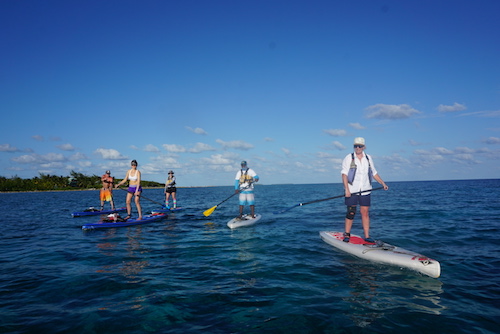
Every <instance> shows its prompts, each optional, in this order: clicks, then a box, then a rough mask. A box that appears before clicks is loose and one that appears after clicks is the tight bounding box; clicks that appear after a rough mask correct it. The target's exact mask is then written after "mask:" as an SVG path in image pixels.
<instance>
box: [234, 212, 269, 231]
mask: <svg viewBox="0 0 500 334" xmlns="http://www.w3.org/2000/svg"><path fill="white" fill-rule="evenodd" d="M261 218H262V215H259V214H256V215H255V218H252V216H251V215H243V216H242V217H241V218H233V219H231V220H230V221H228V222H227V226H228V227H229V228H237V227H243V226H250V225H253V224H255V223H257V222H258V221H259V220H260V219H261Z"/></svg>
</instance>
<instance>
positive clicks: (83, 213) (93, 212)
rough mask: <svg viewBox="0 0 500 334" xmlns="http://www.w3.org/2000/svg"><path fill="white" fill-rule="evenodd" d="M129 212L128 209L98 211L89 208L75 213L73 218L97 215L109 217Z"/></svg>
mask: <svg viewBox="0 0 500 334" xmlns="http://www.w3.org/2000/svg"><path fill="white" fill-rule="evenodd" d="M125 211H127V208H117V209H114V210H102V211H101V210H98V209H96V208H88V209H86V210H84V211H79V212H73V213H72V214H71V216H73V218H74V217H83V216H97V215H107V214H110V213H115V212H125Z"/></svg>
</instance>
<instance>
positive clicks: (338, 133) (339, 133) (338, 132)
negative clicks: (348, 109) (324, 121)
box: [323, 129, 347, 137]
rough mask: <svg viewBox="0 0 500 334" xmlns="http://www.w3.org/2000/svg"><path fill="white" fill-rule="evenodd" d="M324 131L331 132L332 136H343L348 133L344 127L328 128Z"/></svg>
mask: <svg viewBox="0 0 500 334" xmlns="http://www.w3.org/2000/svg"><path fill="white" fill-rule="evenodd" d="M323 132H324V133H326V134H329V135H330V136H332V137H342V136H346V135H347V131H346V130H342V129H327V130H323Z"/></svg>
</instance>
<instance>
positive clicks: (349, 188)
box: [341, 137, 389, 243]
mask: <svg viewBox="0 0 500 334" xmlns="http://www.w3.org/2000/svg"><path fill="white" fill-rule="evenodd" d="M365 148H366V146H365V139H364V138H362V137H357V138H355V139H354V153H350V154H348V155H347V156H346V157H345V158H344V160H343V161H342V171H341V174H342V183H343V184H344V190H345V204H346V205H347V214H346V218H345V232H344V239H343V240H344V242H349V240H350V237H351V227H352V223H353V220H354V216H355V214H356V207H357V206H358V205H359V206H360V210H359V211H360V212H361V222H362V225H363V231H364V235H365V238H364V239H365V241H366V242H368V243H375V240H373V239H372V238H370V215H369V209H370V199H371V196H370V194H371V192H370V190H371V189H372V184H371V183H372V178H374V179H375V180H376V181H377V182H378V183H380V184H381V185H382V186H383V187H384V190H388V189H389V187H388V186H387V185H386V184H385V182H384V181H383V180H382V178H381V177H380V175H378V173H377V170H376V169H375V165H374V163H373V159H372V157H371V156H370V155H368V154H366V153H364V150H365ZM365 190H367V191H365ZM355 193H358V194H355Z"/></svg>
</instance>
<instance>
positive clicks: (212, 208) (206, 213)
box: [203, 205, 217, 217]
mask: <svg viewBox="0 0 500 334" xmlns="http://www.w3.org/2000/svg"><path fill="white" fill-rule="evenodd" d="M216 208H217V205H216V206H214V207H211V208H210V209H208V210H205V211H203V214H204V215H205V217H208V216H210V215H211V214H212V212H214V211H215V209H216Z"/></svg>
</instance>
